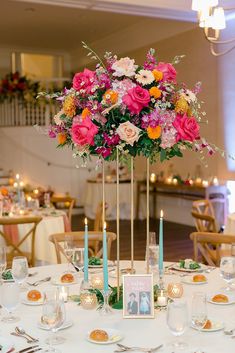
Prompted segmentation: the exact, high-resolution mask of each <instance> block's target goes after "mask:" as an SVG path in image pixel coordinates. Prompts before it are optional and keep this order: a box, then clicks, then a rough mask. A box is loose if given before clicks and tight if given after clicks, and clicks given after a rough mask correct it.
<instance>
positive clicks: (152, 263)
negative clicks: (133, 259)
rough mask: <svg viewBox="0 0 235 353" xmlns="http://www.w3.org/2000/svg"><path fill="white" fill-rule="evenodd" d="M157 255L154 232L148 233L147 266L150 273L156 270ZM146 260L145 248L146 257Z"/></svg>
mask: <svg viewBox="0 0 235 353" xmlns="http://www.w3.org/2000/svg"><path fill="white" fill-rule="evenodd" d="M158 257H159V246H158V245H157V243H156V233H155V232H150V233H149V267H150V271H151V272H152V273H154V272H157V270H158ZM145 260H147V249H146V257H145Z"/></svg>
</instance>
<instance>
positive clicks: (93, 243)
mask: <svg viewBox="0 0 235 353" xmlns="http://www.w3.org/2000/svg"><path fill="white" fill-rule="evenodd" d="M70 236H71V237H72V239H73V242H74V243H75V245H76V247H82V248H83V247H84V231H82V232H65V233H57V234H52V235H50V237H49V240H50V241H51V242H52V243H53V244H54V246H55V251H56V257H57V263H58V264H61V262H62V261H61V255H63V256H64V257H65V258H66V259H67V260H68V258H67V256H66V254H65V251H64V243H65V241H66V237H70ZM114 240H116V234H115V233H112V232H107V254H108V258H110V255H111V246H112V242H113V241H114ZM102 242H103V233H102V232H95V231H91V232H89V234H88V246H89V253H90V256H95V257H101V256H102V254H103V248H102Z"/></svg>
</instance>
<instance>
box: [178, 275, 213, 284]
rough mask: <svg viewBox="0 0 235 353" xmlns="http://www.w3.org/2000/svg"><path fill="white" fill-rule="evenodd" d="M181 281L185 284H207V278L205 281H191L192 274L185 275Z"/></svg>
mask: <svg viewBox="0 0 235 353" xmlns="http://www.w3.org/2000/svg"><path fill="white" fill-rule="evenodd" d="M182 282H183V283H186V284H193V285H194V284H196V285H197V284H207V280H206V281H201V282H194V281H193V276H185V277H183V278H182Z"/></svg>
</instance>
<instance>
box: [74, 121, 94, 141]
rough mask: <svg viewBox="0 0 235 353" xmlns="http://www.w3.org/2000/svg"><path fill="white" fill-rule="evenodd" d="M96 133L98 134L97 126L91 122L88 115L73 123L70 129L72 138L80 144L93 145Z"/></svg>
mask: <svg viewBox="0 0 235 353" xmlns="http://www.w3.org/2000/svg"><path fill="white" fill-rule="evenodd" d="M96 134H98V127H97V126H96V125H95V124H93V122H92V121H91V119H90V118H89V117H87V118H86V119H84V120H82V121H81V122H80V123H77V122H75V123H73V126H72V131H71V135H72V140H73V142H74V143H76V144H78V145H80V146H84V145H90V146H93V145H94V137H95V135H96Z"/></svg>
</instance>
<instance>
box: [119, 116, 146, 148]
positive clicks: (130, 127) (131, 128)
mask: <svg viewBox="0 0 235 353" xmlns="http://www.w3.org/2000/svg"><path fill="white" fill-rule="evenodd" d="M140 132H141V129H139V128H138V127H136V126H135V125H134V124H132V123H130V122H129V121H126V122H125V123H122V124H120V125H119V126H118V128H117V134H118V135H119V137H120V139H121V140H123V141H125V142H126V143H127V144H128V145H131V146H133V144H134V142H136V141H138V140H139V137H140Z"/></svg>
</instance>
